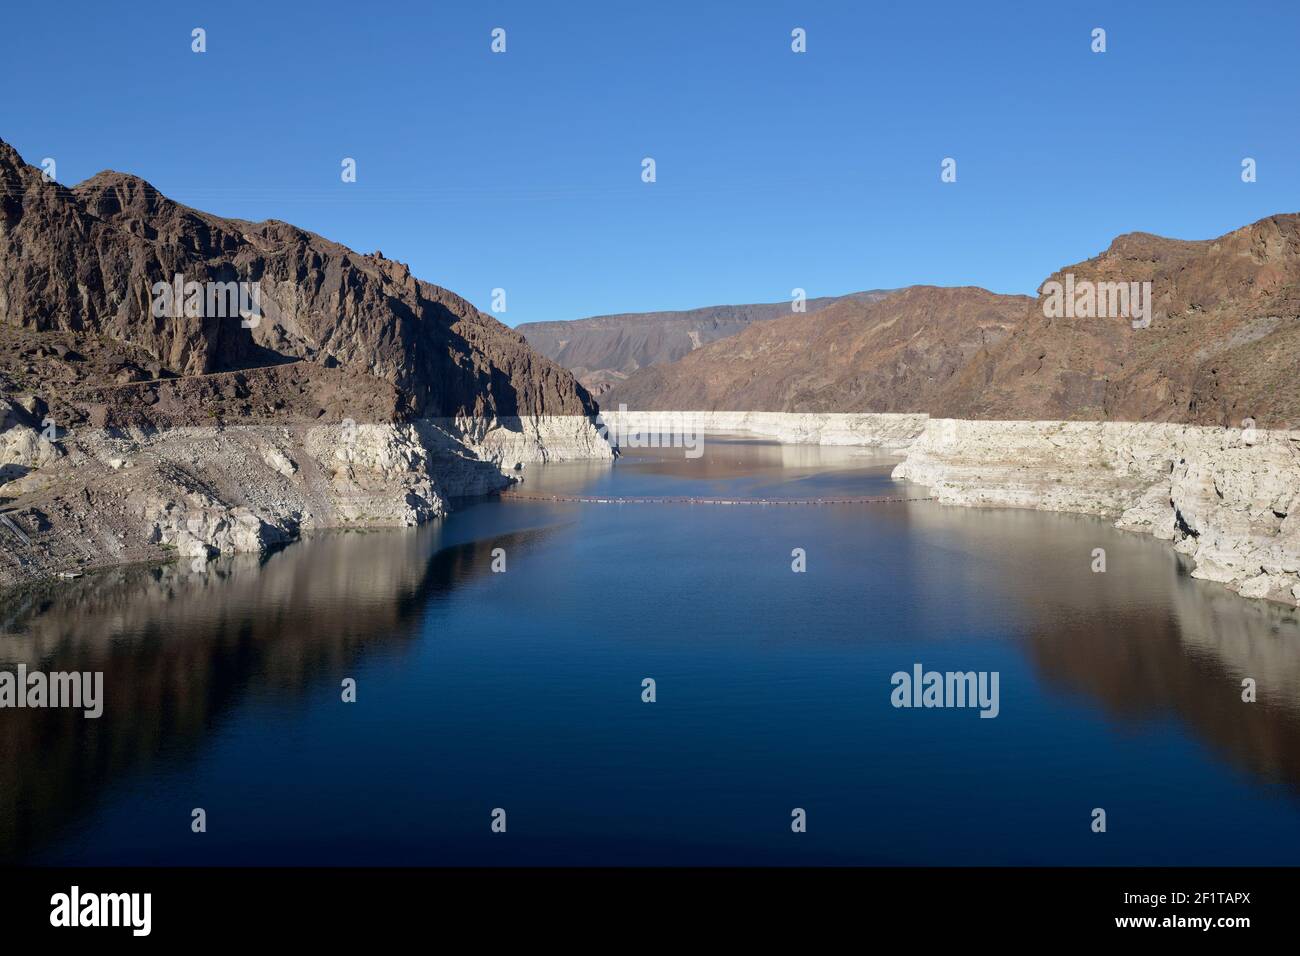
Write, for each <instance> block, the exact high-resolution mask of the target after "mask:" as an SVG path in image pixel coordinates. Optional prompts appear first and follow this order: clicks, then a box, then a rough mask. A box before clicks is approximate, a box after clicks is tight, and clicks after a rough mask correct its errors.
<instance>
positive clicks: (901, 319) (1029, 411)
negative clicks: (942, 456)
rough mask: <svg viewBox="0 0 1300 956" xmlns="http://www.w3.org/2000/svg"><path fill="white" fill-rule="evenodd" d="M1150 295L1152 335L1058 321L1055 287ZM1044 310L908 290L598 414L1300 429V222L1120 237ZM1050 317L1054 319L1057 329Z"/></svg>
mask: <svg viewBox="0 0 1300 956" xmlns="http://www.w3.org/2000/svg"><path fill="white" fill-rule="evenodd" d="M1067 275H1069V276H1071V277H1072V281H1073V282H1074V283H1076V284H1080V285H1081V284H1082V283H1084V282H1091V283H1103V282H1123V283H1125V284H1129V283H1134V282H1136V283H1142V282H1150V283H1151V287H1150V288H1151V303H1152V309H1151V311H1152V315H1151V323H1150V325H1149V326H1148V327H1145V328H1134V327H1133V323H1132V322H1130V321H1129V320H1128V318H1127V317H1123V316H1119V317H1113V318H1091V317H1089V318H1085V317H1062V316H1055V314H1054V313H1053V312H1052V310H1050V309H1049V308H1047V299H1048V296H1047V294H1046V292H1047V291H1050V289H1049V287H1048V286H1047V283H1048V282H1052V281H1056V282H1062V283H1064V281H1065V278H1066V276H1067ZM1039 291H1040V294H1039V296H1038V297H1037V298H1030V297H1027V296H1006V295H997V294H995V293H992V292H989V291H987V290H984V289H979V288H973V287H964V288H937V287H933V286H916V287H912V288H908V289H904V290H902V291H899V292H896V293H894V294H892V295H890V296H888V297H886V298H884V299H881V300H878V301H874V302H852V301H849V302H843V303H837V304H834V305H832V306H830V307H828V308H826V309H824V310H822V311H820V312H818V313H816V314H810V315H791V316H787V317H785V318H782V319H777V320H775V321H771V322H765V323H762V324H761V325H755V326H752V327H750V328H747V329H745V330H744V331H742V332H740V333H739V334H737V335H735V336H733V337H731V338H728V339H724V340H722V341H719V342H715V343H713V344H710V345H707V346H705V347H703V348H701V349H698V350H696V351H694V352H692V353H691V354H689V355H687V356H685V357H684V358H682V359H680V360H678V361H677V362H674V363H671V364H668V365H662V366H657V367H655V368H649V369H643V370H641V371H639V372H637V373H635V374H633V375H631V376H630V377H629V378H628V379H627V381H626V382H623V383H620V384H618V385H616V386H615V387H614V388H613V389H611V390H610V392H609V393H608V394H607V395H605V396H603V397H602V404H603V405H604V406H605V407H611V406H614V405H617V404H619V403H625V404H626V405H627V406H628V407H629V408H633V409H675V410H734V411H786V412H865V411H870V412H928V413H930V414H932V415H936V416H943V417H954V418H977V419H1040V420H1057V419H1063V420H1115V421H1167V422H1188V423H1197V424H1214V425H1234V426H1235V425H1240V424H1241V422H1242V420H1244V419H1245V418H1253V419H1255V420H1256V423H1257V424H1258V426H1259V427H1261V428H1287V427H1295V426H1296V425H1297V424H1298V423H1300V374H1298V373H1300V214H1294V213H1292V214H1285V215H1277V216H1270V217H1268V218H1266V219H1261V220H1260V221H1259V222H1256V223H1253V224H1252V225H1249V226H1244V227H1242V228H1240V229H1237V230H1234V231H1233V232H1230V233H1228V234H1226V235H1223V236H1220V237H1219V238H1217V239H1211V240H1202V241H1188V240H1179V239H1166V238H1162V237H1159V236H1154V235H1150V234H1148V233H1131V234H1128V235H1124V236H1120V237H1119V238H1117V239H1116V240H1115V241H1114V242H1112V243H1111V245H1110V247H1109V248H1108V249H1107V250H1106V251H1105V252H1103V253H1102V254H1101V255H1098V256H1096V257H1094V258H1092V259H1088V260H1086V261H1084V262H1081V263H1078V264H1076V265H1073V266H1067V267H1065V268H1063V269H1061V270H1059V271H1058V272H1056V273H1054V274H1053V275H1052V276H1050V277H1049V278H1048V279H1047V280H1045V281H1044V286H1042V287H1040V290H1039ZM1053 316H1054V317H1053Z"/></svg>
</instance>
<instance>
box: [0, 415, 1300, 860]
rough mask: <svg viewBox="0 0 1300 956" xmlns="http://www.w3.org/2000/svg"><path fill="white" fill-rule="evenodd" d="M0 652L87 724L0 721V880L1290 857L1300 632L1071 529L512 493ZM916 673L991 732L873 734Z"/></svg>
mask: <svg viewBox="0 0 1300 956" xmlns="http://www.w3.org/2000/svg"><path fill="white" fill-rule="evenodd" d="M891 464H892V459H888V458H884V457H880V456H878V455H875V454H873V453H871V452H869V451H867V450H864V449H837V448H820V447H815V446H781V445H776V444H771V443H766V442H761V441H754V440H742V439H738V438H726V437H712V438H710V440H709V441H708V443H707V444H706V445H705V454H704V456H703V457H702V458H698V459H687V458H685V457H684V456H683V452H682V450H680V449H676V450H671V449H665V450H662V451H657V450H638V451H635V452H631V453H629V454H628V455H627V456H625V457H624V458H623V459H621V460H620V461H618V462H617V463H616V464H614V465H612V466H611V465H609V464H607V463H600V464H590V463H588V464H566V465H548V466H532V467H530V468H529V469H527V471H526V481H525V482H524V484H523V485H522V486H520V488H519V489H518V490H519V491H520V492H523V493H527V494H531V495H552V494H554V495H589V496H596V497H638V496H641V497H655V496H659V497H670V496H671V497H678V496H698V497H710V498H731V499H735V498H765V499H770V498H790V499H812V498H825V497H836V496H839V497H855V496H876V495H883V496H888V495H924V493H925V492H924V489H918V488H915V487H912V486H907V485H904V484H903V483H900V482H894V481H892V480H891V479H890V477H889V473H890V466H891ZM1095 548H1104V549H1105V551H1106V561H1107V569H1106V571H1105V572H1104V573H1094V571H1093V570H1092V563H1093V556H1092V555H1093V550H1094V549H1095ZM795 549H802V553H803V555H804V558H803V561H804V562H805V566H806V570H804V571H802V572H795V571H794V570H792V563H794V562H796V558H795V557H793V556H792V552H794V551H795ZM503 562H504V571H494V570H493V567H494V564H495V565H496V566H497V567H501V566H502V563H503ZM0 634H2V636H0V666H3V667H4V668H5V669H10V670H12V669H14V667H15V666H16V665H17V664H18V663H20V662H21V663H26V664H27V665H28V667H29V668H33V669H34V668H40V669H43V670H45V671H103V673H104V713H103V716H102V717H100V718H99V719H85V718H84V717H82V715H81V712H80V711H71V710H32V709H22V710H16V709H5V710H0V860H3V861H5V862H31V863H54V864H105V863H112V864H182V865H184V864H196V865H197V864H340V865H343V864H361V865H367V864H415V865H424V864H450V865H459V864H642V863H648V864H810V863H812V864H957V865H964V864H1120V865H1147V864H1167V865H1175V864H1178V865H1199V864H1293V863H1294V862H1295V860H1296V859H1297V858H1300V620H1298V618H1297V613H1296V611H1295V610H1294V609H1290V610H1288V609H1285V608H1281V607H1278V606H1273V605H1267V604H1263V603H1261V602H1256V601H1250V600H1246V599H1243V598H1240V597H1237V596H1236V595H1233V594H1231V593H1229V592H1227V591H1226V590H1224V589H1223V588H1221V587H1219V586H1217V585H1214V584H1209V583H1205V582H1200V581H1196V580H1194V579H1192V578H1191V577H1190V576H1189V575H1188V573H1187V568H1186V566H1185V563H1184V560H1183V559H1181V558H1180V557H1178V556H1177V555H1176V554H1175V553H1174V552H1173V551H1172V550H1171V549H1170V548H1169V546H1168V545H1167V544H1166V543H1164V542H1160V541H1156V540H1154V539H1148V538H1142V537H1139V536H1135V535H1129V534H1124V533H1121V532H1118V531H1115V530H1114V529H1112V528H1111V527H1110V526H1109V525H1108V524H1107V523H1106V522H1103V521H1098V520H1095V519H1089V518H1082V517H1075V516H1068V515H1052V514H1042V513H1035V512H1025V511H1012V510H974V509H962V508H948V507H943V506H941V505H939V504H937V503H935V502H931V501H915V502H906V503H876V504H845V505H779V504H769V505H747V506H725V505H710V504H675V503H674V504H652V503H636V504H621V505H620V504H613V505H611V504H588V503H579V502H550V501H533V500H513V501H512V500H509V496H506V498H505V499H504V500H500V499H489V500H482V501H476V502H465V503H461V504H460V505H459V506H458V509H457V511H456V512H455V513H454V514H453V515H452V516H451V517H450V518H448V519H446V520H443V521H441V522H437V523H434V524H432V525H430V526H427V527H424V528H421V529H418V530H412V531H376V532H348V533H331V534H321V535H318V536H315V537H313V538H311V539H309V540H306V541H303V542H300V543H297V544H294V545H291V546H289V547H287V548H284V549H282V550H280V551H277V552H275V553H273V554H270V555H267V556H264V557H260V558H257V557H251V556H243V557H239V558H234V559H223V560H220V561H215V562H212V563H210V564H208V565H207V566H206V568H204V569H203V570H199V571H196V570H194V569H193V568H192V567H191V566H190V565H189V564H188V563H179V564H176V565H171V566H167V567H162V568H132V569H125V570H117V571H111V572H106V573H102V574H97V575H93V576H89V577H86V578H83V579H80V580H77V581H72V582H61V583H60V584H58V585H57V586H51V587H50V588H48V589H46V590H44V591H41V592H39V593H35V594H27V595H24V596H21V597H19V598H11V599H10V600H9V601H7V602H6V603H4V604H0ZM916 665H920V666H921V667H922V668H923V669H924V670H925V671H930V670H935V671H939V672H949V671H951V672H961V673H966V672H977V673H984V674H996V675H998V684H997V686H998V689H999V700H998V708H997V715H996V717H992V718H984V717H981V716H980V711H979V710H978V709H975V708H972V707H933V708H931V707H896V706H894V703H893V702H892V700H891V696H892V695H893V692H894V689H895V688H894V683H893V680H892V675H894V674H896V673H900V672H902V673H908V674H910V673H912V672H913V669H914V667H915V666H916ZM646 678H650V679H653V681H654V696H655V699H654V701H653V702H646V701H644V700H643V681H644V680H645V679H646ZM1246 678H1250V679H1253V680H1254V681H1255V682H1256V687H1257V700H1256V701H1255V702H1253V703H1247V702H1243V700H1242V681H1243V679H1246ZM346 679H352V680H354V681H355V682H356V701H355V702H352V703H345V702H344V701H343V700H342V696H343V692H342V685H343V682H344V681H345V680H346ZM195 808H202V809H203V810H204V811H205V814H206V832H203V833H195V832H193V831H192V829H191V819H192V811H193V810H194V809H195ZM1097 808H1100V809H1103V810H1104V811H1105V815H1106V817H1105V819H1106V830H1105V832H1093V820H1094V810H1095V809H1097ZM497 809H500V810H504V811H505V815H504V819H505V822H506V827H505V832H504V833H500V832H493V828H492V823H493V819H494V816H493V813H494V811H495V810H497ZM796 810H800V811H802V812H803V819H804V820H805V821H806V832H794V830H793V829H792V820H793V819H795V818H794V816H793V814H794V812H795V811H796ZM498 816H499V815H498Z"/></svg>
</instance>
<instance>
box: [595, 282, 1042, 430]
mask: <svg viewBox="0 0 1300 956" xmlns="http://www.w3.org/2000/svg"><path fill="white" fill-rule="evenodd" d="M1031 301H1032V300H1030V299H1029V298H1027V297H1025V296H1008V295H997V294H995V293H992V292H989V291H987V290H985V289H977V288H970V287H967V288H955V289H945V288H938V287H935V286H913V287H911V288H908V289H904V290H902V291H900V292H895V293H893V294H891V295H887V296H885V297H884V298H880V299H872V300H863V299H845V300H842V301H840V302H836V303H834V304H832V305H830V306H828V307H827V308H825V309H822V310H821V311H819V312H817V313H815V314H809V315H797V314H796V315H788V316H786V317H784V318H781V319H776V320H774V321H771V322H763V323H760V324H756V325H753V326H751V327H750V328H747V329H745V330H744V331H743V332H741V333H739V334H737V335H734V336H732V337H731V338H727V339H723V340H722V341H720V342H715V343H713V344H711V345H708V346H705V347H704V348H701V349H699V350H697V351H695V352H692V353H691V354H690V355H687V356H685V357H684V358H682V359H680V360H679V361H677V362H674V363H672V364H670V365H660V366H657V367H654V368H648V369H643V370H642V371H640V372H637V373H636V374H635V375H632V376H630V377H629V378H628V380H627V381H626V382H624V383H622V384H620V385H618V386H616V387H615V388H613V389H612V390H611V391H610V392H609V394H607V395H606V396H605V397H604V398H603V399H602V404H603V405H604V406H605V407H607V408H613V407H615V406H616V405H618V404H620V403H623V404H626V405H627V406H628V407H629V408H632V409H665V410H667V409H690V410H701V411H712V410H736V411H799V412H861V411H870V412H925V411H931V410H932V409H933V407H934V404H935V401H936V400H937V398H938V397H939V396H940V395H942V394H943V391H944V388H945V387H946V386H947V385H948V383H949V382H950V381H951V380H952V379H953V377H954V376H956V375H958V374H959V373H960V372H961V371H962V370H963V369H965V367H966V366H967V365H968V364H969V363H970V362H971V360H972V359H973V358H974V357H975V356H976V355H978V354H980V353H981V352H982V351H983V350H986V349H989V348H992V347H996V346H997V345H998V344H999V343H1001V342H1003V341H1005V340H1006V338H1007V337H1008V336H1009V335H1010V334H1011V333H1012V331H1013V329H1014V328H1015V327H1016V325H1017V324H1018V323H1020V322H1022V321H1023V317H1024V314H1025V312H1026V310H1027V309H1028V307H1029V304H1030V302H1031Z"/></svg>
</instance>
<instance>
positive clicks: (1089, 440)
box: [602, 412, 1300, 606]
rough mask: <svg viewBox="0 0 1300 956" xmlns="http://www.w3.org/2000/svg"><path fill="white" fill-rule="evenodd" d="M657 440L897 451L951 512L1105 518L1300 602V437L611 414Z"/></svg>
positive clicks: (1235, 579) (1119, 426) (1247, 584)
mask: <svg viewBox="0 0 1300 956" xmlns="http://www.w3.org/2000/svg"><path fill="white" fill-rule="evenodd" d="M602 418H604V419H605V420H606V421H610V422H613V423H616V424H617V425H618V426H619V427H621V428H624V429H628V430H632V431H637V430H641V431H643V432H645V433H652V432H658V431H660V430H668V429H672V428H680V427H682V425H683V423H688V424H687V427H690V428H699V429H702V430H703V431H705V432H749V433H751V434H755V435H761V436H764V437H767V438H773V439H775V440H777V441H782V442H809V443H814V444H826V445H861V446H863V447H870V448H880V449H891V450H894V451H895V452H896V453H897V454H899V455H900V456H901V457H902V458H903V460H902V462H901V463H900V464H899V465H898V466H897V467H896V468H895V469H894V472H893V474H894V477H895V478H900V479H907V480H909V481H913V482H915V483H917V484H920V485H925V486H927V487H929V488H930V490H931V492H932V493H933V494H934V495H935V497H936V498H938V500H939V501H940V502H942V503H943V504H948V505H964V506H969V507H1003V508H1033V509H1038V510H1042V511H1060V512H1070V513H1075V514H1085V515H1092V516H1095V517H1098V518H1104V519H1106V520H1109V521H1112V522H1114V524H1115V526H1116V527H1118V528H1121V529H1124V530H1129V531H1137V532H1141V533H1144V534H1150V535H1154V536H1156V537H1158V538H1162V539H1164V540H1166V541H1169V542H1170V543H1171V544H1172V545H1173V547H1174V548H1175V549H1176V550H1177V551H1178V552H1179V553H1181V554H1184V555H1187V556H1188V557H1189V558H1190V559H1191V562H1192V564H1193V570H1192V576H1193V577H1197V578H1203V579H1205V580H1209V581H1217V582H1220V583H1222V584H1224V585H1226V586H1227V587H1228V588H1230V589H1231V590H1233V591H1237V592H1238V593H1240V594H1242V595H1244V596H1247V597H1254V598H1265V599H1268V600H1272V601H1278V602H1282V603H1285V604H1289V605H1293V606H1296V605H1300V431H1270V430H1263V429H1241V428H1217V427H1213V426H1202V425H1178V424H1166V423H1158V424H1147V423H1140V422H1063V421H967V420H959V419H946V418H929V417H927V416H925V415H912V414H908V415H889V414H879V415H870V414H861V415H818V414H812V413H782V412H698V413H696V412H627V413H624V414H623V415H621V416H620V415H618V413H603V415H602Z"/></svg>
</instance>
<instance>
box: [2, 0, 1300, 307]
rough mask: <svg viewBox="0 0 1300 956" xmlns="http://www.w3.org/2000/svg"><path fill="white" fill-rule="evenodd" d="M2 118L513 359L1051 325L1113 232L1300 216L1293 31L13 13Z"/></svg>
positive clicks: (196, 9)
mask: <svg viewBox="0 0 1300 956" xmlns="http://www.w3.org/2000/svg"><path fill="white" fill-rule="evenodd" d="M195 27H202V28H204V29H205V30H206V31H207V48H208V49H207V52H206V53H203V54H196V53H194V52H192V51H191V43H192V40H191V30H192V29H193V28H195ZM495 27H502V28H504V29H505V30H506V52H505V53H504V54H494V53H492V52H491V50H490V44H491V35H490V34H491V31H492V29H493V28H495ZM796 27H802V28H804V29H805V30H806V31H807V52H806V53H803V54H795V53H793V52H792V51H791V30H792V29H794V28H796ZM1095 27H1102V28H1104V29H1105V30H1106V43H1107V51H1106V52H1105V53H1093V52H1092V50H1091V44H1092V39H1091V32H1092V30H1093V28H1095ZM0 84H2V86H3V90H4V93H3V100H2V101H0V138H3V139H5V140H7V141H8V142H10V143H11V144H12V145H14V146H15V147H16V148H17V149H18V150H19V152H21V153H22V154H23V156H24V158H25V159H26V160H27V161H28V162H30V163H33V164H39V162H40V161H41V160H42V159H43V158H44V157H47V156H48V157H53V158H55V159H56V161H57V163H58V178H59V179H60V181H62V182H64V183H67V184H72V183H74V182H78V181H80V180H82V179H84V178H86V177H88V176H90V175H93V174H94V173H95V172H97V171H99V170H101V169H105V168H111V169H118V170H122V171H126V172H132V173H135V174H137V175H140V176H143V177H144V178H145V179H148V180H149V181H150V182H152V183H153V184H154V185H155V186H157V187H158V188H159V189H161V190H162V191H163V192H164V193H166V194H168V195H169V196H171V197H173V198H175V199H177V200H179V201H181V202H185V203H188V204H189V205H192V206H197V207H199V208H201V209H205V210H208V211H210V212H213V213H217V214H220V215H226V216H235V217H241V218H247V219H267V218H274V219H283V220H287V221H289V222H293V223H295V224H297V225H300V226H302V227H304V228H306V229H310V230H312V231H315V232H319V233H321V234H323V235H325V236H327V237H329V238H331V239H335V240H337V241H339V242H342V243H344V244H346V245H349V246H352V247H354V248H356V249H358V250H360V251H363V252H370V251H374V250H375V249H380V250H382V251H383V252H384V254H385V255H386V256H388V257H389V258H393V259H400V260H402V261H405V262H408V263H410V265H411V268H412V269H413V271H414V272H415V274H416V275H418V276H420V277H421V278H424V279H428V280H429V281H432V282H436V283H438V284H440V285H444V286H447V287H448V288H451V289H453V290H454V291H456V292H458V293H460V294H461V295H464V296H465V297H467V298H468V299H470V300H471V301H473V302H474V303H475V304H477V305H478V306H479V307H480V308H483V309H485V310H486V309H488V308H489V307H490V305H491V300H492V289H494V288H497V287H500V288H504V289H505V290H506V304H507V312H506V313H505V314H503V315H499V316H498V317H499V318H501V319H503V320H504V321H506V322H507V323H509V324H511V325H514V324H517V323H519V322H525V321H538V320H548V319H566V318H578V317H581V316H584V315H592V314H598V313H604V312H622V311H643V310H657V309H677V308H690V307H693V306H700V305H709V304H716V303H725V302H754V301H776V300H782V299H788V298H789V296H790V291H791V289H793V288H795V287H801V288H804V289H806V290H807V293H808V295H809V296H816V295H829V294H837V293H844V292H849V291H853V290H858V289H867V288H879V287H893V286H901V285H906V284H911V283H919V282H928V283H935V284H941V285H964V284H972V285H982V286H985V287H987V288H990V289H993V290H995V291H997V292H1023V293H1028V292H1031V291H1032V290H1033V289H1034V288H1035V287H1036V286H1037V285H1038V283H1039V282H1040V281H1041V280H1042V279H1043V278H1044V277H1045V276H1046V275H1047V274H1048V273H1050V272H1051V271H1053V270H1054V269H1057V268H1059V267H1061V266H1064V265H1066V264H1068V263H1071V262H1076V261H1079V260H1081V259H1084V258H1087V257H1089V256H1091V255H1095V254H1096V253H1098V252H1100V251H1101V250H1102V249H1104V248H1105V247H1106V246H1107V245H1108V244H1109V242H1110V240H1111V239H1112V238H1113V237H1114V236H1115V235H1117V234H1120V233H1123V232H1129V231H1134V230H1143V231H1149V232H1156V233H1160V234H1163V235H1170V236H1176V237H1180V238H1188V239H1201V238H1209V237H1213V236H1216V235H1219V234H1221V233H1223V232H1226V231H1228V230H1230V229H1233V228H1235V227H1237V226H1240V225H1244V224H1246V223H1249V222H1253V221H1255V220H1256V219H1259V218H1261V217H1263V216H1267V215H1270V214H1272V213H1278V212H1295V211H1300V2H1297V0H1233V2H1228V0H1223V2H1217V3H1210V2H1203V0H1178V2H1172V0H1142V2H1136V0H1115V2H1074V0H1038V2H1021V3H1004V2H955V0H925V2H905V0H898V2H892V0H891V2H875V0H872V2H867V0H857V2H845V3H840V2H825V0H804V2H764V0H748V2H734V3H733V2H716V3H707V2H705V0H695V2H675V0H674V2H668V0H644V2H639V3H632V2H616V0H604V2H587V0H573V2H567V3H547V2H543V0H528V2H510V3H505V2H492V0H478V2H469V0H466V2H433V0H424V2H418V3H417V2H411V3H407V2H386V3H378V2H372V3H361V2H338V0H313V2H310V3H307V2H288V0H262V2H257V3H253V2H246V0H221V2H216V0H214V2H194V0H131V2H129V3H123V4H113V3H107V2H103V0H99V2H94V3H91V2H87V0H61V2H58V3H53V4H40V3H19V2H10V3H7V4H6V8H5V11H4V16H3V18H0ZM647 156H648V157H653V158H654V159H655V161H656V165H657V182H655V183H653V184H646V183H643V182H642V181H641V161H642V159H643V158H644V157H647ZM344 157H352V158H355V160H356V161H357V182H355V183H344V182H342V181H341V177H340V172H341V166H340V164H341V162H342V160H343V158H344ZM945 157H952V158H954V159H956V161H957V181H956V182H955V183H943V182H941V181H940V163H941V161H942V160H943V159H944V158H945ZM1244 157H1252V158H1254V159H1255V160H1256V161H1257V164H1258V167H1257V168H1258V181H1257V182H1255V183H1252V184H1246V183H1243V182H1242V181H1241V161H1242V159H1243V158H1244Z"/></svg>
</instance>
